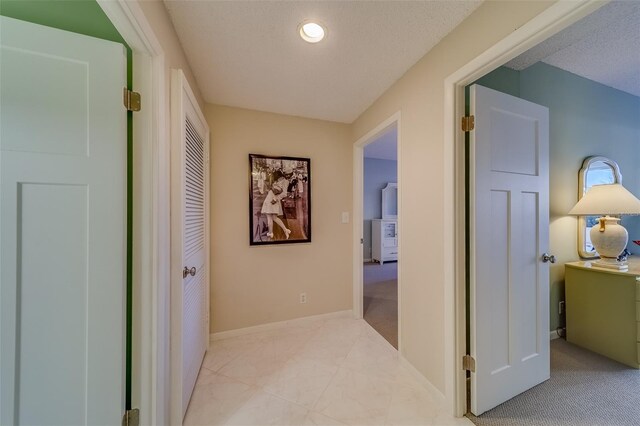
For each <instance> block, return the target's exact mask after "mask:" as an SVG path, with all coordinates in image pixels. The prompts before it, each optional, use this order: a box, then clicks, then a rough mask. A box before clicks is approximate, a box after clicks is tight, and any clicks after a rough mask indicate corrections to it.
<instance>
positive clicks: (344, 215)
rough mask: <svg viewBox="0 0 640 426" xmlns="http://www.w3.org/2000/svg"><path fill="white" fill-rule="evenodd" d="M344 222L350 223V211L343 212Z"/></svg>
mask: <svg viewBox="0 0 640 426" xmlns="http://www.w3.org/2000/svg"><path fill="white" fill-rule="evenodd" d="M342 223H349V212H342Z"/></svg>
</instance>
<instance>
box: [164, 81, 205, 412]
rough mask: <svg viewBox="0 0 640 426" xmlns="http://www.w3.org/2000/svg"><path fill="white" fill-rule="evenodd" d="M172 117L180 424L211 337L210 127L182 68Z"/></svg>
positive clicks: (175, 403)
mask: <svg viewBox="0 0 640 426" xmlns="http://www.w3.org/2000/svg"><path fill="white" fill-rule="evenodd" d="M171 120H172V127H173V132H172V141H171V144H172V152H171V157H172V160H171V181H172V189H171V220H172V223H171V227H172V234H171V235H172V242H171V246H172V260H171V269H172V270H171V275H172V291H171V370H172V371H171V375H172V414H171V420H172V424H181V423H182V419H183V418H184V415H185V413H186V411H187V407H188V405H189V400H190V399H191V393H192V392H193V387H194V385H195V383H196V379H197V378H198V372H199V371H200V366H201V365H202V360H203V358H204V354H205V352H206V350H207V346H208V342H209V270H208V269H209V268H208V264H209V262H208V256H209V250H208V247H209V238H208V229H209V223H208V205H209V204H208V203H209V193H208V188H209V170H208V169H209V127H208V126H207V122H206V121H205V119H204V116H203V115H202V113H201V112H200V109H199V107H198V104H197V102H196V98H195V96H194V95H193V92H192V91H191V89H190V88H189V85H188V83H187V80H186V78H185V77H184V74H183V73H182V71H181V70H173V72H172V79H171Z"/></svg>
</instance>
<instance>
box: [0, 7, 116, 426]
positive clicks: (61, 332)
mask: <svg viewBox="0 0 640 426" xmlns="http://www.w3.org/2000/svg"><path fill="white" fill-rule="evenodd" d="M0 20H1V21H0V24H1V25H0V32H1V34H0V35H1V37H0V40H1V42H2V47H1V50H0V55H1V60H0V75H1V77H0V78H1V85H0V92H1V96H0V114H1V115H0V120H1V123H2V125H1V126H0V149H1V155H0V185H1V191H2V195H1V198H0V215H1V218H2V220H1V223H0V231H1V232H0V234H1V244H2V246H1V247H2V251H1V253H2V254H1V270H2V272H1V279H2V289H1V293H0V294H1V298H0V300H1V301H0V304H1V312H2V313H1V316H0V318H1V330H2V337H1V346H2V349H1V351H2V352H1V357H0V371H1V373H2V374H1V381H2V388H1V392H0V393H1V398H0V399H1V404H0V423H1V424H40V425H46V424H87V425H88V424H91V425H97V424H116V423H119V422H120V420H121V418H122V413H123V410H124V391H125V388H124V374H125V346H124V345H125V309H124V301H125V285H126V281H125V258H126V239H125V236H126V234H125V232H126V227H125V217H126V215H125V214H126V204H125V200H126V198H125V194H126V186H125V179H126V111H125V110H124V107H123V106H122V88H123V87H124V86H125V85H126V56H125V51H124V47H123V46H122V45H120V44H117V43H113V42H108V41H104V40H98V39H94V38H91V37H86V36H81V35H78V34H73V33H69V32H65V31H60V30H56V29H52V28H48V27H43V26H40V25H35V24H30V23H26V22H22V21H18V20H15V19H11V18H6V17H0Z"/></svg>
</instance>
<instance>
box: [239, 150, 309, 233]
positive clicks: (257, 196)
mask: <svg viewBox="0 0 640 426" xmlns="http://www.w3.org/2000/svg"><path fill="white" fill-rule="evenodd" d="M249 171H250V176H249V179H250V184H249V225H250V230H251V234H250V240H249V242H250V244H251V245H265V244H291V243H308V242H311V160H310V159H308V158H296V157H270V156H267V155H258V154H249Z"/></svg>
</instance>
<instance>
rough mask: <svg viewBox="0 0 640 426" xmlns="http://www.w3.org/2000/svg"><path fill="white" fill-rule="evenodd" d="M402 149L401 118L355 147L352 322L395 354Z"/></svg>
mask: <svg viewBox="0 0 640 426" xmlns="http://www.w3.org/2000/svg"><path fill="white" fill-rule="evenodd" d="M400 143H401V136H400V113H399V112H398V113H396V114H394V115H392V116H391V117H389V118H388V119H386V120H385V121H384V122H382V123H380V124H379V125H378V126H377V127H376V128H374V129H373V130H371V131H370V132H369V133H368V134H366V135H365V136H363V137H362V138H360V139H359V140H358V141H356V143H355V144H354V191H353V192H354V197H353V198H354V206H353V219H354V223H355V224H356V226H354V227H353V232H354V234H353V250H354V251H353V253H354V256H353V312H354V316H355V317H356V318H364V319H365V321H367V322H368V323H369V324H370V325H371V326H372V327H373V328H374V329H375V330H376V331H377V332H378V333H379V334H380V335H381V336H383V337H384V338H385V339H386V340H387V341H388V342H389V344H391V345H392V346H393V347H394V348H396V349H399V348H400V347H401V345H402V343H401V333H400V330H401V315H400V308H399V307H400V300H401V293H402V292H401V280H400V276H401V271H400V268H399V266H400V263H399V262H400V247H401V244H400V241H401V238H402V237H401V224H400V221H399V218H400V217H401V210H402V208H401V201H400V200H401V198H400V194H401V190H400V185H401V183H400V182H401V179H400V174H401V173H400V171H401V162H400V159H399V158H398V152H399V147H400ZM383 210H384V211H383ZM383 213H384V214H383Z"/></svg>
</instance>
